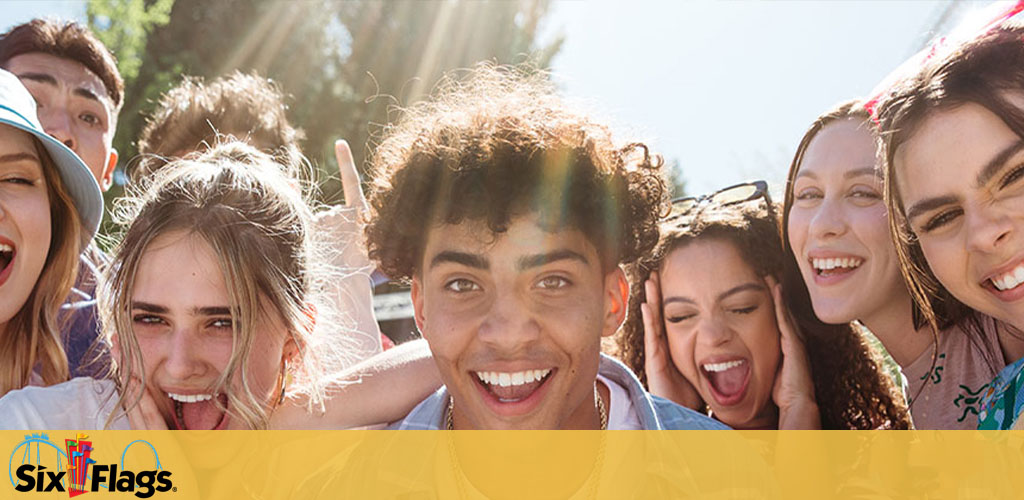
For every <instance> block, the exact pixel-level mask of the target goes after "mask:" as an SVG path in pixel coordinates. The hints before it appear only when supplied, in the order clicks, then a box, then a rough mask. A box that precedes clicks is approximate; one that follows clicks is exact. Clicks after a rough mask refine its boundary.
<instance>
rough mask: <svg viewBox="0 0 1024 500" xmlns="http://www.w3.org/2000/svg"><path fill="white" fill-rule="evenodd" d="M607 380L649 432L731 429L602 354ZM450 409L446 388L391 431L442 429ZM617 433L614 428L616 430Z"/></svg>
mask: <svg viewBox="0 0 1024 500" xmlns="http://www.w3.org/2000/svg"><path fill="white" fill-rule="evenodd" d="M597 371H598V373H600V374H601V375H602V376H604V377H605V378H607V379H609V380H611V381H613V382H615V383H617V384H619V385H621V386H622V387H623V388H625V389H626V392H628V393H629V398H630V400H631V401H632V403H633V408H634V409H635V410H636V412H637V416H639V417H640V425H641V426H642V427H643V428H644V429H645V430H673V429H706V430H717V429H728V428H729V427H727V426H725V425H724V424H722V423H721V422H719V421H717V420H713V419H711V418H708V417H707V416H705V415H701V414H700V413H697V412H695V411H693V410H691V409H689V408H683V407H682V406H679V405H677V404H675V403H673V402H671V401H669V400H667V399H663V398H659V397H658V396H653V395H651V394H650V393H648V392H647V391H646V390H644V387H643V386H642V385H640V380H639V379H637V378H636V376H635V375H633V372H631V371H630V370H629V368H626V365H624V364H622V363H621V362H620V361H618V360H616V359H614V358H611V357H608V356H605V355H604V354H602V355H601V363H600V365H599V366H598V369H597ZM447 407H448V390H447V389H445V388H444V386H442V387H441V388H440V389H438V390H437V392H435V393H434V394H431V395H430V396H429V397H427V399H424V400H423V401H422V402H421V403H420V404H418V405H416V408H413V410H412V411H411V412H409V414H408V415H406V416H405V418H404V419H403V420H400V421H398V422H395V423H394V424H392V425H391V426H390V427H388V428H389V429H396V430H440V429H442V428H443V427H444V422H443V420H444V412H445V409H446V408H447ZM612 430H614V429H612Z"/></svg>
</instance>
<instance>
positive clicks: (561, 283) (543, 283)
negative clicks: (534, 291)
mask: <svg viewBox="0 0 1024 500" xmlns="http://www.w3.org/2000/svg"><path fill="white" fill-rule="evenodd" d="M567 286H569V280H567V279H565V278H563V277H561V276H548V277H547V278H544V279H542V280H540V281H538V282H537V288H544V289H554V288H565V287H567Z"/></svg>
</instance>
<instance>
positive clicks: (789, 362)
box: [618, 182, 908, 429]
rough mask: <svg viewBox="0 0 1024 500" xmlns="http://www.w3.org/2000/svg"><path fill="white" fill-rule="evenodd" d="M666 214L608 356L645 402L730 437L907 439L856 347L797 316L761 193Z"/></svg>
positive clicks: (860, 346)
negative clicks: (890, 432) (759, 432)
mask: <svg viewBox="0 0 1024 500" xmlns="http://www.w3.org/2000/svg"><path fill="white" fill-rule="evenodd" d="M674 207H675V208H674V211H677V212H679V214H678V215H676V216H670V217H669V218H668V219H666V220H665V222H664V223H663V224H662V227H661V232H662V234H661V239H660V241H659V243H658V246H657V247H656V248H655V251H654V253H653V254H652V255H650V256H649V257H647V258H644V259H642V260H641V262H639V263H638V264H636V265H635V266H633V267H631V269H630V270H629V275H630V281H631V283H632V284H633V285H634V286H633V294H632V295H633V296H632V297H631V300H630V314H629V315H628V319H627V324H626V326H625V327H624V332H623V334H622V336H621V337H620V338H619V345H618V348H619V352H620V354H621V355H622V357H623V358H624V361H625V362H626V363H627V364H628V365H629V366H630V367H631V368H633V370H634V371H635V372H636V373H638V374H641V376H644V375H645V376H646V377H645V378H646V382H647V384H648V386H649V387H650V389H651V392H652V393H653V394H656V395H660V396H662V397H667V398H669V399H671V400H674V401H676V402H679V403H681V404H685V405H688V406H704V407H705V408H706V409H707V410H708V411H709V412H710V413H711V415H713V416H714V417H715V418H717V419H719V420H720V421H722V422H723V423H725V424H727V425H729V426H731V427H733V428H736V429H817V428H825V429H879V428H897V429H899V428H907V427H908V419H907V416H906V411H905V409H904V408H902V407H901V406H900V404H899V401H898V399H897V397H896V396H895V394H896V391H895V388H894V387H893V386H892V384H891V382H890V381H889V379H888V378H887V377H885V376H884V375H883V374H882V373H881V372H880V370H879V367H878V364H877V363H876V361H875V360H874V358H873V356H872V354H871V352H870V350H869V348H868V347H867V345H866V344H865V343H864V341H863V339H862V338H861V337H860V336H859V335H858V334H857V333H856V332H855V331H854V330H852V329H850V328H849V327H848V326H846V325H844V326H829V325H825V324H822V323H821V322H819V321H817V320H816V319H815V318H814V316H813V314H808V313H809V307H808V305H807V294H806V289H805V288H804V287H803V286H802V282H801V281H800V279H799V276H798V275H797V274H796V272H795V270H793V269H790V268H789V267H791V266H788V264H789V263H788V262H787V260H786V259H785V254H784V253H783V248H782V242H781V240H780V237H779V231H778V226H777V223H776V217H775V215H774V207H773V206H772V204H771V202H770V200H768V197H767V185H766V184H764V183H763V182H759V183H753V184H748V185H740V186H735V187H733V188H727V189H725V190H722V191H720V192H718V193H715V194H713V195H711V196H710V197H708V198H706V199H701V200H693V199H690V200H688V201H680V202H677V203H676V204H674ZM780 283H781V285H780Z"/></svg>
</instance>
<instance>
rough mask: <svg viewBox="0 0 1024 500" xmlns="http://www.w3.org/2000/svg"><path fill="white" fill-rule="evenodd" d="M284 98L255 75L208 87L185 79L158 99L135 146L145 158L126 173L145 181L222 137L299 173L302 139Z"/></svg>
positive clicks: (218, 81) (230, 78)
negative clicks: (293, 124) (173, 162)
mask: <svg viewBox="0 0 1024 500" xmlns="http://www.w3.org/2000/svg"><path fill="white" fill-rule="evenodd" d="M284 99H285V97H284V94H283V93H282V92H281V89H280V88H279V87H278V86H277V85H276V84H275V83H274V82H273V81H271V80H268V79H266V78H263V77H261V76H258V75H256V74H244V73H241V72H238V71H235V72H233V73H231V74H230V75H227V76H222V77H220V78H217V79H215V80H212V81H209V82H204V81H203V79H201V78H198V77H188V76H187V77H185V79H184V80H183V81H182V82H181V83H180V84H178V86H176V87H174V88H173V89H171V90H169V91H167V92H166V93H165V94H164V95H163V96H162V97H161V98H160V101H159V102H158V103H157V106H156V109H155V110H154V111H153V114H152V115H150V117H149V119H148V120H147V121H146V126H145V128H143V129H142V134H140V135H139V141H138V144H139V153H140V154H142V155H143V158H142V161H141V162H140V163H139V164H138V165H137V166H136V167H135V170H134V171H132V172H129V173H130V174H131V176H132V178H136V177H139V176H143V175H145V174H147V173H149V172H151V171H153V170H156V169H158V168H160V167H161V166H163V165H164V164H166V163H167V161H168V160H169V159H171V158H174V157H180V156H184V155H185V154H187V153H190V152H192V151H197V150H201V149H205V148H206V147H208V146H212V145H213V144H215V143H216V142H217V141H218V137H221V136H231V137H234V138H235V139H238V140H241V141H245V142H247V143H249V144H251V145H252V146H253V147H256V148H258V149H259V150H261V151H263V152H264V153H267V154H269V155H272V156H273V157H274V159H275V160H277V162H278V163H280V164H281V165H284V166H285V167H288V168H289V169H291V170H293V171H294V172H298V171H299V170H301V168H300V167H301V165H302V162H303V158H302V151H301V149H300V148H299V142H300V141H302V139H303V138H304V134H303V132H302V130H299V129H296V128H295V127H293V126H292V125H291V123H289V122H288V117H287V116H286V113H285V112H286V111H287V109H288V107H287V106H286V105H285V101H284ZM294 172H293V173H294Z"/></svg>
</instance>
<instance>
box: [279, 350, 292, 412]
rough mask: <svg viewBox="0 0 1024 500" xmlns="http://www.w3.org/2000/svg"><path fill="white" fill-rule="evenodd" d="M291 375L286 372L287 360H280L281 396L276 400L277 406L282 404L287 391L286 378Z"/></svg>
mask: <svg viewBox="0 0 1024 500" xmlns="http://www.w3.org/2000/svg"><path fill="white" fill-rule="evenodd" d="M290 376H291V374H290V373H289V372H288V360H287V359H282V360H281V375H280V378H281V395H280V396H278V398H277V406H281V404H283V403H284V394H285V392H286V391H287V389H288V378H289V377H290Z"/></svg>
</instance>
